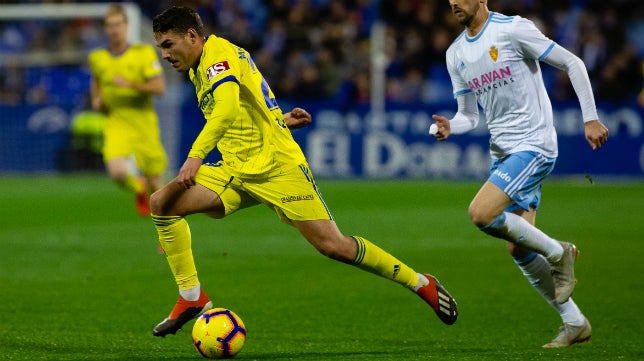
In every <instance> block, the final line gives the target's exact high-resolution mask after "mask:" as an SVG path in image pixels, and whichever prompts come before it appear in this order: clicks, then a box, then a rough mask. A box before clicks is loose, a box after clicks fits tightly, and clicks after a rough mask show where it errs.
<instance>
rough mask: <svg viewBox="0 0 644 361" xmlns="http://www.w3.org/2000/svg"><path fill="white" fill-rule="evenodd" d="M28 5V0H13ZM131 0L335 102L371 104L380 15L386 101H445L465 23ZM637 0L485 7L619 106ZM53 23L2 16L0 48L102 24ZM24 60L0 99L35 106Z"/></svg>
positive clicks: (78, 40)
mask: <svg viewBox="0 0 644 361" xmlns="http://www.w3.org/2000/svg"><path fill="white" fill-rule="evenodd" d="M25 2H30V1H24V0H23V1H21V3H25ZM31 2H33V1H31ZM42 2H43V1H39V3H42ZM49 2H51V3H62V2H65V1H49ZM136 2H137V3H139V4H140V6H141V9H142V11H143V13H144V14H145V15H146V16H147V17H149V18H151V17H153V16H154V15H155V14H157V13H158V12H160V11H162V10H163V9H164V8H166V7H167V6H171V5H186V6H191V7H194V8H196V9H197V10H198V12H199V13H200V14H201V16H202V18H203V20H204V23H205V25H206V27H207V30H208V31H209V32H212V33H214V34H217V35H219V36H223V37H225V38H227V39H229V40H230V41H232V42H233V43H236V44H238V45H240V46H242V47H244V48H246V49H247V50H248V51H249V52H250V53H251V54H252V55H253V59H254V61H255V62H256V63H257V64H258V66H259V68H260V69H261V70H262V72H263V74H264V77H265V78H266V79H267V80H268V82H269V84H271V87H272V88H273V90H274V92H275V93H276V94H277V96H278V97H279V98H289V99H297V100H327V101H334V102H336V104H337V105H338V107H340V108H343V107H347V108H349V107H351V106H353V105H356V104H368V102H369V99H370V77H371V75H370V33H371V29H372V26H373V25H374V24H376V23H377V22H378V21H379V20H380V21H382V23H384V24H385V41H384V52H385V54H386V59H387V61H386V75H387V77H386V79H387V80H386V97H387V99H388V100H390V101H393V102H400V103H415V102H437V101H445V100H449V99H452V92H451V83H450V81H449V76H448V74H447V71H446V68H445V51H446V49H447V47H448V46H449V45H450V44H451V42H452V40H453V39H454V38H455V37H456V36H458V34H460V33H461V32H462V29H463V28H462V26H461V25H459V24H458V23H456V22H455V21H454V18H453V16H452V15H451V11H450V7H449V2H448V1H447V0H192V1H190V0H183V1H180V0H175V1H152V0H140V1H136ZM2 3H7V1H2ZM643 4H644V2H642V1H641V0H612V1H610V2H609V1H604V0H586V1H583V0H543V1H539V0H490V1H489V3H488V7H489V8H490V10H492V11H497V12H501V13H504V14H506V15H515V14H518V15H521V16H523V17H526V18H529V19H531V20H533V21H534V22H535V24H536V25H537V27H539V28H540V29H541V30H542V31H543V32H544V33H545V34H546V35H547V36H548V37H550V38H551V39H553V40H555V41H557V42H558V43H559V44H561V45H562V46H564V47H566V48H567V49H569V50H570V51H572V52H574V53H575V54H577V55H578V56H579V57H580V58H582V60H583V61H584V63H585V64H586V67H587V68H588V71H589V74H590V77H591V82H592V83H593V86H594V91H595V95H596V97H597V99H598V101H610V102H618V103H620V102H624V101H632V100H633V99H636V98H637V96H638V94H640V93H641V92H642V87H643V83H644V82H643V75H642V73H643V70H642V68H643V60H644V5H643ZM57 24H58V26H57V28H56V29H52V28H50V27H47V26H46V22H42V21H40V22H38V21H32V22H21V23H13V22H3V23H2V24H1V25H0V52H1V53H3V54H7V53H9V54H10V53H11V52H12V51H15V52H18V51H23V52H24V51H26V52H27V53H29V52H31V53H35V54H38V52H39V51H43V50H51V49H56V50H61V49H70V52H73V51H77V50H81V51H84V52H85V53H86V52H87V51H89V50H90V49H91V48H92V47H95V46H97V45H99V44H100V42H101V39H102V28H101V27H100V22H96V21H83V20H77V21H72V22H67V23H65V24H64V26H63V27H62V28H61V26H60V24H61V23H60V22H58V23H57ZM36 59H37V57H36ZM61 63H64V59H61ZM21 68H24V64H23V63H22V62H20V63H16V64H3V66H2V67H0V99H1V100H0V103H3V102H4V103H7V102H12V101H19V100H23V101H31V102H37V101H43V99H47V96H51V94H48V92H51V89H50V88H47V87H43V88H44V90H41V91H38V86H37V85H38V84H37V81H36V80H34V79H31V78H30V75H29V71H25V70H22V72H21ZM542 69H543V71H544V78H545V80H546V84H547V86H548V87H549V89H550V90H551V91H550V94H551V97H552V98H553V100H554V101H559V100H561V101H566V100H571V99H575V95H574V91H573V89H572V88H571V86H570V83H569V81H568V79H566V78H565V76H566V75H565V74H564V73H563V72H560V71H557V70H556V69H554V68H552V67H549V66H542ZM41 70H42V69H41ZM25 73H26V74H25ZM58 73H60V74H55V75H52V77H54V76H55V77H56V78H55V79H58V80H52V81H50V83H51V84H50V86H53V87H54V88H55V86H56V85H60V84H59V83H63V82H64V83H67V84H66V86H71V87H74V86H78V87H80V88H82V87H83V86H85V85H83V84H82V82H84V81H86V79H84V78H83V75H82V74H81V75H76V77H74V76H71V78H70V74H66V73H65V72H64V71H62V72H61V71H59V72H58ZM32 77H33V76H32ZM70 79H71V80H70ZM70 81H71V84H69V83H70ZM32 83H34V84H32ZM34 89H35V90H34Z"/></svg>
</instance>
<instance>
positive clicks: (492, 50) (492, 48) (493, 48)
mask: <svg viewBox="0 0 644 361" xmlns="http://www.w3.org/2000/svg"><path fill="white" fill-rule="evenodd" d="M489 54H490V58H492V61H494V62H496V59H498V58H499V49H498V48H497V47H496V46H494V45H492V46H490V51H489Z"/></svg>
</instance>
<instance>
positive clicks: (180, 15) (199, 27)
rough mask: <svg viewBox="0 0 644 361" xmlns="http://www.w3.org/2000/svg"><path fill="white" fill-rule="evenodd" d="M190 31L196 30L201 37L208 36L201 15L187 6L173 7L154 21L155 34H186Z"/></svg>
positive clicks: (153, 29)
mask: <svg viewBox="0 0 644 361" xmlns="http://www.w3.org/2000/svg"><path fill="white" fill-rule="evenodd" d="M188 29H195V31H196V32H197V34H199V36H202V37H205V36H206V33H205V30H204V27H203V22H202V21H201V17H200V16H199V14H197V12H196V11H194V10H193V9H191V8H188V7H185V6H173V7H171V8H168V9H166V10H164V11H163V12H162V13H161V14H158V15H157V16H155V17H154V19H152V31H154V32H155V33H166V32H168V31H170V30H172V31H174V32H177V33H179V34H185V33H187V32H188Z"/></svg>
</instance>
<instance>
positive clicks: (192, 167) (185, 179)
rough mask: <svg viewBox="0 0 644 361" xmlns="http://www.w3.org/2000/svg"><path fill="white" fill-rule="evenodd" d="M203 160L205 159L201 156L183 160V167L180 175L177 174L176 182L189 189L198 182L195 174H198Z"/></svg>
mask: <svg viewBox="0 0 644 361" xmlns="http://www.w3.org/2000/svg"><path fill="white" fill-rule="evenodd" d="M202 162H203V160H202V159H199V158H188V159H186V161H185V162H183V165H182V166H181V169H180V170H179V175H177V178H175V182H177V184H179V185H180V186H182V187H184V188H185V189H189V188H190V187H192V186H194V185H195V184H197V182H196V181H195V175H196V174H197V171H198V170H199V167H201V163H202Z"/></svg>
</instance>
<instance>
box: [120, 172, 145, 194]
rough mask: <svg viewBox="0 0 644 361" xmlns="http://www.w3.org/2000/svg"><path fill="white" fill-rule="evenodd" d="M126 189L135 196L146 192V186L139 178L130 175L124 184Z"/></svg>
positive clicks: (126, 177)
mask: <svg viewBox="0 0 644 361" xmlns="http://www.w3.org/2000/svg"><path fill="white" fill-rule="evenodd" d="M123 186H124V187H125V189H127V190H129V191H132V192H133V193H135V194H139V193H142V192H144V191H145V184H143V182H141V180H139V178H137V177H135V176H134V175H132V174H130V173H128V174H127V175H126V176H125V181H124V182H123Z"/></svg>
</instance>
